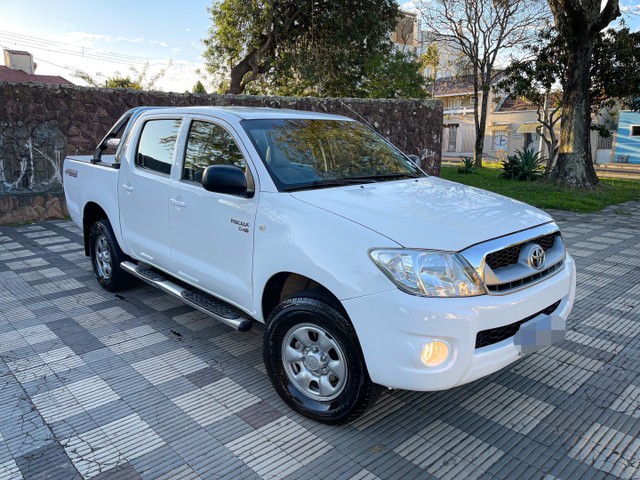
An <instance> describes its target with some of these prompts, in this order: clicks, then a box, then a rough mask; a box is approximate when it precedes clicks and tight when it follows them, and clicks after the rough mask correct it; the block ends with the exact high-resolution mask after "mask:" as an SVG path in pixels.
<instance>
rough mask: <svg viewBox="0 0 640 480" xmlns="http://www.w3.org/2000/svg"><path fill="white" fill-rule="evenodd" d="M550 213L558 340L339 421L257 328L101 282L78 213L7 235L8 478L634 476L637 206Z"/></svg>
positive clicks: (639, 391) (3, 333)
mask: <svg viewBox="0 0 640 480" xmlns="http://www.w3.org/2000/svg"><path fill="white" fill-rule="evenodd" d="M554 215H555V217H556V219H557V220H558V223H559V224H560V226H561V227H562V229H563V234H564V237H565V239H566V241H567V243H568V246H569V249H570V251H571V252H572V253H573V255H574V257H575V259H576V261H577V264H578V292H577V303H576V306H575V309H574V312H573V313H572V315H571V317H570V319H569V332H568V335H567V338H566V340H564V341H563V342H562V343H560V344H558V345H556V346H553V347H551V348H549V349H546V350H544V351H542V352H539V353H537V354H534V355H532V356H529V357H526V358H524V359H523V360H521V361H520V362H518V363H516V364H514V365H512V366H511V367H510V368H508V369H507V370H505V371H502V372H499V373H496V374H494V375H492V376H490V377H488V378H486V379H483V380H479V381H477V382H474V383H472V384H470V385H466V386H464V387H460V388H456V389H454V390H451V391H447V392H436V393H416V392H403V391H393V392H386V393H385V394H383V396H382V398H381V399H380V401H379V402H378V404H377V405H376V406H375V408H374V409H373V410H372V411H370V412H369V413H368V414H367V415H366V416H365V417H363V418H361V419H360V420H358V421H357V422H355V423H353V424H351V425H347V426H341V427H329V426H325V425H320V424H317V423H315V422H313V421H310V420H307V419H305V418H302V417H300V416H297V415H296V414H294V413H293V412H292V411H291V410H289V409H288V408H287V407H286V406H285V405H284V404H283V403H282V402H281V401H280V399H279V398H278V396H277V395H276V394H275V392H274V391H273V389H272V388H271V385H270V383H269V381H268V379H267V376H266V374H265V370H264V366H263V364H262V360H261V337H262V333H263V329H262V328H261V326H259V325H257V326H256V327H255V328H254V329H253V330H252V331H251V332H248V333H244V334H242V333H238V332H233V331H231V329H229V328H228V327H226V326H224V325H221V324H218V323H216V322H215V321H214V320H211V319H210V318H208V317H207V316H206V315H203V314H201V313H199V312H197V311H194V310H193V309H191V308H190V307H188V306H185V305H183V304H181V303H179V302H177V301H175V300H173V299H172V298H170V297H169V296H167V295H165V294H162V293H160V292H158V291H156V290H154V289H152V288H151V287H147V286H144V285H142V284H140V285H139V286H137V287H136V288H134V289H132V290H129V291H126V292H122V293H120V294H118V295H114V294H109V293H107V292H105V291H103V290H101V289H100V288H99V287H98V284H97V283H96V281H95V280H94V277H93V273H92V272H91V266H90V263H89V260H88V259H86V258H85V257H84V256H83V252H82V246H81V236H80V231H79V229H78V228H76V227H75V226H74V225H73V224H72V223H71V222H67V221H52V222H42V223H38V224H35V225H29V226H23V227H0V387H1V388H0V479H2V480H4V479H17V478H32V477H37V478H52V479H70V478H81V477H82V478H96V479H105V478H111V479H135V478H144V479H147V478H148V479H152V478H153V479H160V478H164V479H192V478H193V479H195V478H246V479H253V478H288V479H289V478H290V479H294V478H304V479H305V480H308V479H314V478H317V479H331V478H355V479H375V478H381V479H385V478H398V479H409V478H420V479H427V478H440V479H461V478H464V479H473V478H483V479H493V478H505V479H506V478H508V479H512V478H518V479H520V478H547V479H554V478H558V479H569V478H624V479H633V478H640V439H639V438H640V203H638V202H636V203H628V204H625V205H622V206H615V207H610V208H607V209H606V210H604V211H602V212H600V213H596V214H588V215H585V214H575V213H567V212H554Z"/></svg>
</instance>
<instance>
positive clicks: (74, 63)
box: [0, 0, 211, 92]
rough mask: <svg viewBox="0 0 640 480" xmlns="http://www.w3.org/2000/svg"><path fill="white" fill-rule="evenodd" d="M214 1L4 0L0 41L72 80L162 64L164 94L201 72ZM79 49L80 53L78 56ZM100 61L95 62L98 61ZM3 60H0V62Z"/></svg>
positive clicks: (43, 69) (41, 68) (42, 69)
mask: <svg viewBox="0 0 640 480" xmlns="http://www.w3.org/2000/svg"><path fill="white" fill-rule="evenodd" d="M210 4H211V0H182V1H180V0H162V1H158V0H154V1H150V0H128V1H124V0H109V1H108V2H107V1H103V0H58V1H51V0H45V1H43V0H30V1H28V2H25V1H24V0H2V2H1V3H0V46H2V47H3V48H9V49H14V50H26V51H28V52H29V53H31V54H32V55H33V56H34V61H35V62H36V63H37V64H38V67H37V70H36V73H37V74H40V75H61V76H63V77H65V78H66V79H68V80H70V81H72V82H73V83H76V84H78V85H81V84H83V82H82V81H81V80H80V79H78V78H74V77H73V75H72V74H73V72H74V71H75V70H77V69H81V70H83V71H85V72H87V73H89V74H91V75H95V74H96V73H98V72H99V73H102V74H104V75H106V76H110V75H112V74H113V73H115V72H116V71H118V72H120V73H121V74H125V75H126V74H130V73H131V72H130V70H129V68H130V67H131V66H133V67H135V68H137V69H138V70H140V69H141V68H142V67H143V66H144V64H145V62H149V65H150V67H149V71H150V72H153V71H158V70H160V69H161V68H165V67H167V66H168V65H169V62H170V61H171V62H172V65H171V66H170V67H169V68H168V69H167V71H166V74H165V76H164V77H163V78H162V79H161V80H160V81H159V82H158V85H157V86H158V87H160V89H162V90H164V91H176V92H184V91H185V90H187V89H188V90H191V88H192V87H193V86H194V84H195V83H196V82H197V81H198V80H203V83H205V82H204V78H202V77H199V76H198V75H197V73H196V70H197V69H203V67H204V61H203V59H202V52H203V51H204V46H203V44H202V39H203V38H205V37H206V36H207V31H208V29H209V26H210V24H211V21H210V17H209V13H208V12H207V7H208V6H209V5H210ZM83 54H84V56H83ZM98 58H100V60H99V59H98ZM0 62H2V61H0Z"/></svg>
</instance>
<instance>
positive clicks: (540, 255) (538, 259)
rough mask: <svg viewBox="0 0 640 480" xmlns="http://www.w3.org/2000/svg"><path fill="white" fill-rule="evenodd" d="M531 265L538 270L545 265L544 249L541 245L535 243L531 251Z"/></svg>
mask: <svg viewBox="0 0 640 480" xmlns="http://www.w3.org/2000/svg"><path fill="white" fill-rule="evenodd" d="M529 265H531V267H532V268H535V269H536V270H540V269H541V268H542V267H543V266H544V249H543V248H542V247H541V246H540V245H534V246H533V249H531V253H529Z"/></svg>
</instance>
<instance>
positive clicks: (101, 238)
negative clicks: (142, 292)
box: [89, 219, 133, 292]
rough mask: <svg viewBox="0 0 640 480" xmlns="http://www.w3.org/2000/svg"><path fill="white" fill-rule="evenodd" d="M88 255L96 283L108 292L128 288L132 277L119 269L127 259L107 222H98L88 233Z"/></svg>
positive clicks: (104, 220) (105, 220)
mask: <svg viewBox="0 0 640 480" xmlns="http://www.w3.org/2000/svg"><path fill="white" fill-rule="evenodd" d="M89 253H90V255H91V264H92V265H93V273H94V274H95V276H96V279H97V280H98V283H99V284H100V285H101V286H102V288H104V289H105V290H108V291H110V292H117V291H120V290H124V289H125V288H127V287H129V286H130V285H131V284H132V282H133V277H132V276H131V275H129V274H128V273H127V272H125V271H124V270H122V268H120V264H121V263H122V262H123V261H125V260H126V259H127V257H126V255H125V254H124V253H123V252H122V250H121V249H120V246H119V245H118V241H117V240H116V237H115V234H114V233H113V229H112V228H111V224H110V223H109V220H107V219H103V220H98V221H97V222H95V223H94V224H93V225H92V226H91V230H90V231H89Z"/></svg>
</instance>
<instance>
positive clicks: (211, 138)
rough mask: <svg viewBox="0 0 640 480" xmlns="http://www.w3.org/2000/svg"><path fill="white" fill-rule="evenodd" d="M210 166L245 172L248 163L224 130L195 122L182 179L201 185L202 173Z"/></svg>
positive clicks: (188, 140)
mask: <svg viewBox="0 0 640 480" xmlns="http://www.w3.org/2000/svg"><path fill="white" fill-rule="evenodd" d="M209 165H235V166H236V167H238V168H241V169H243V170H244V169H245V167H246V166H247V162H246V161H245V159H244V156H243V155H242V152H240V149H239V148H238V145H237V144H236V142H235V141H234V140H233V137H231V135H230V134H229V132H227V131H226V130H225V129H224V128H222V127H221V126H219V125H216V124H214V123H209V122H202V121H199V120H194V121H193V122H192V123H191V128H190V129H189V138H188V139H187V150H186V152H185V156H184V167H183V168H182V179H183V180H188V181H191V182H197V183H200V182H201V181H202V173H203V172H204V169H205V168H207V167H208V166H209Z"/></svg>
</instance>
